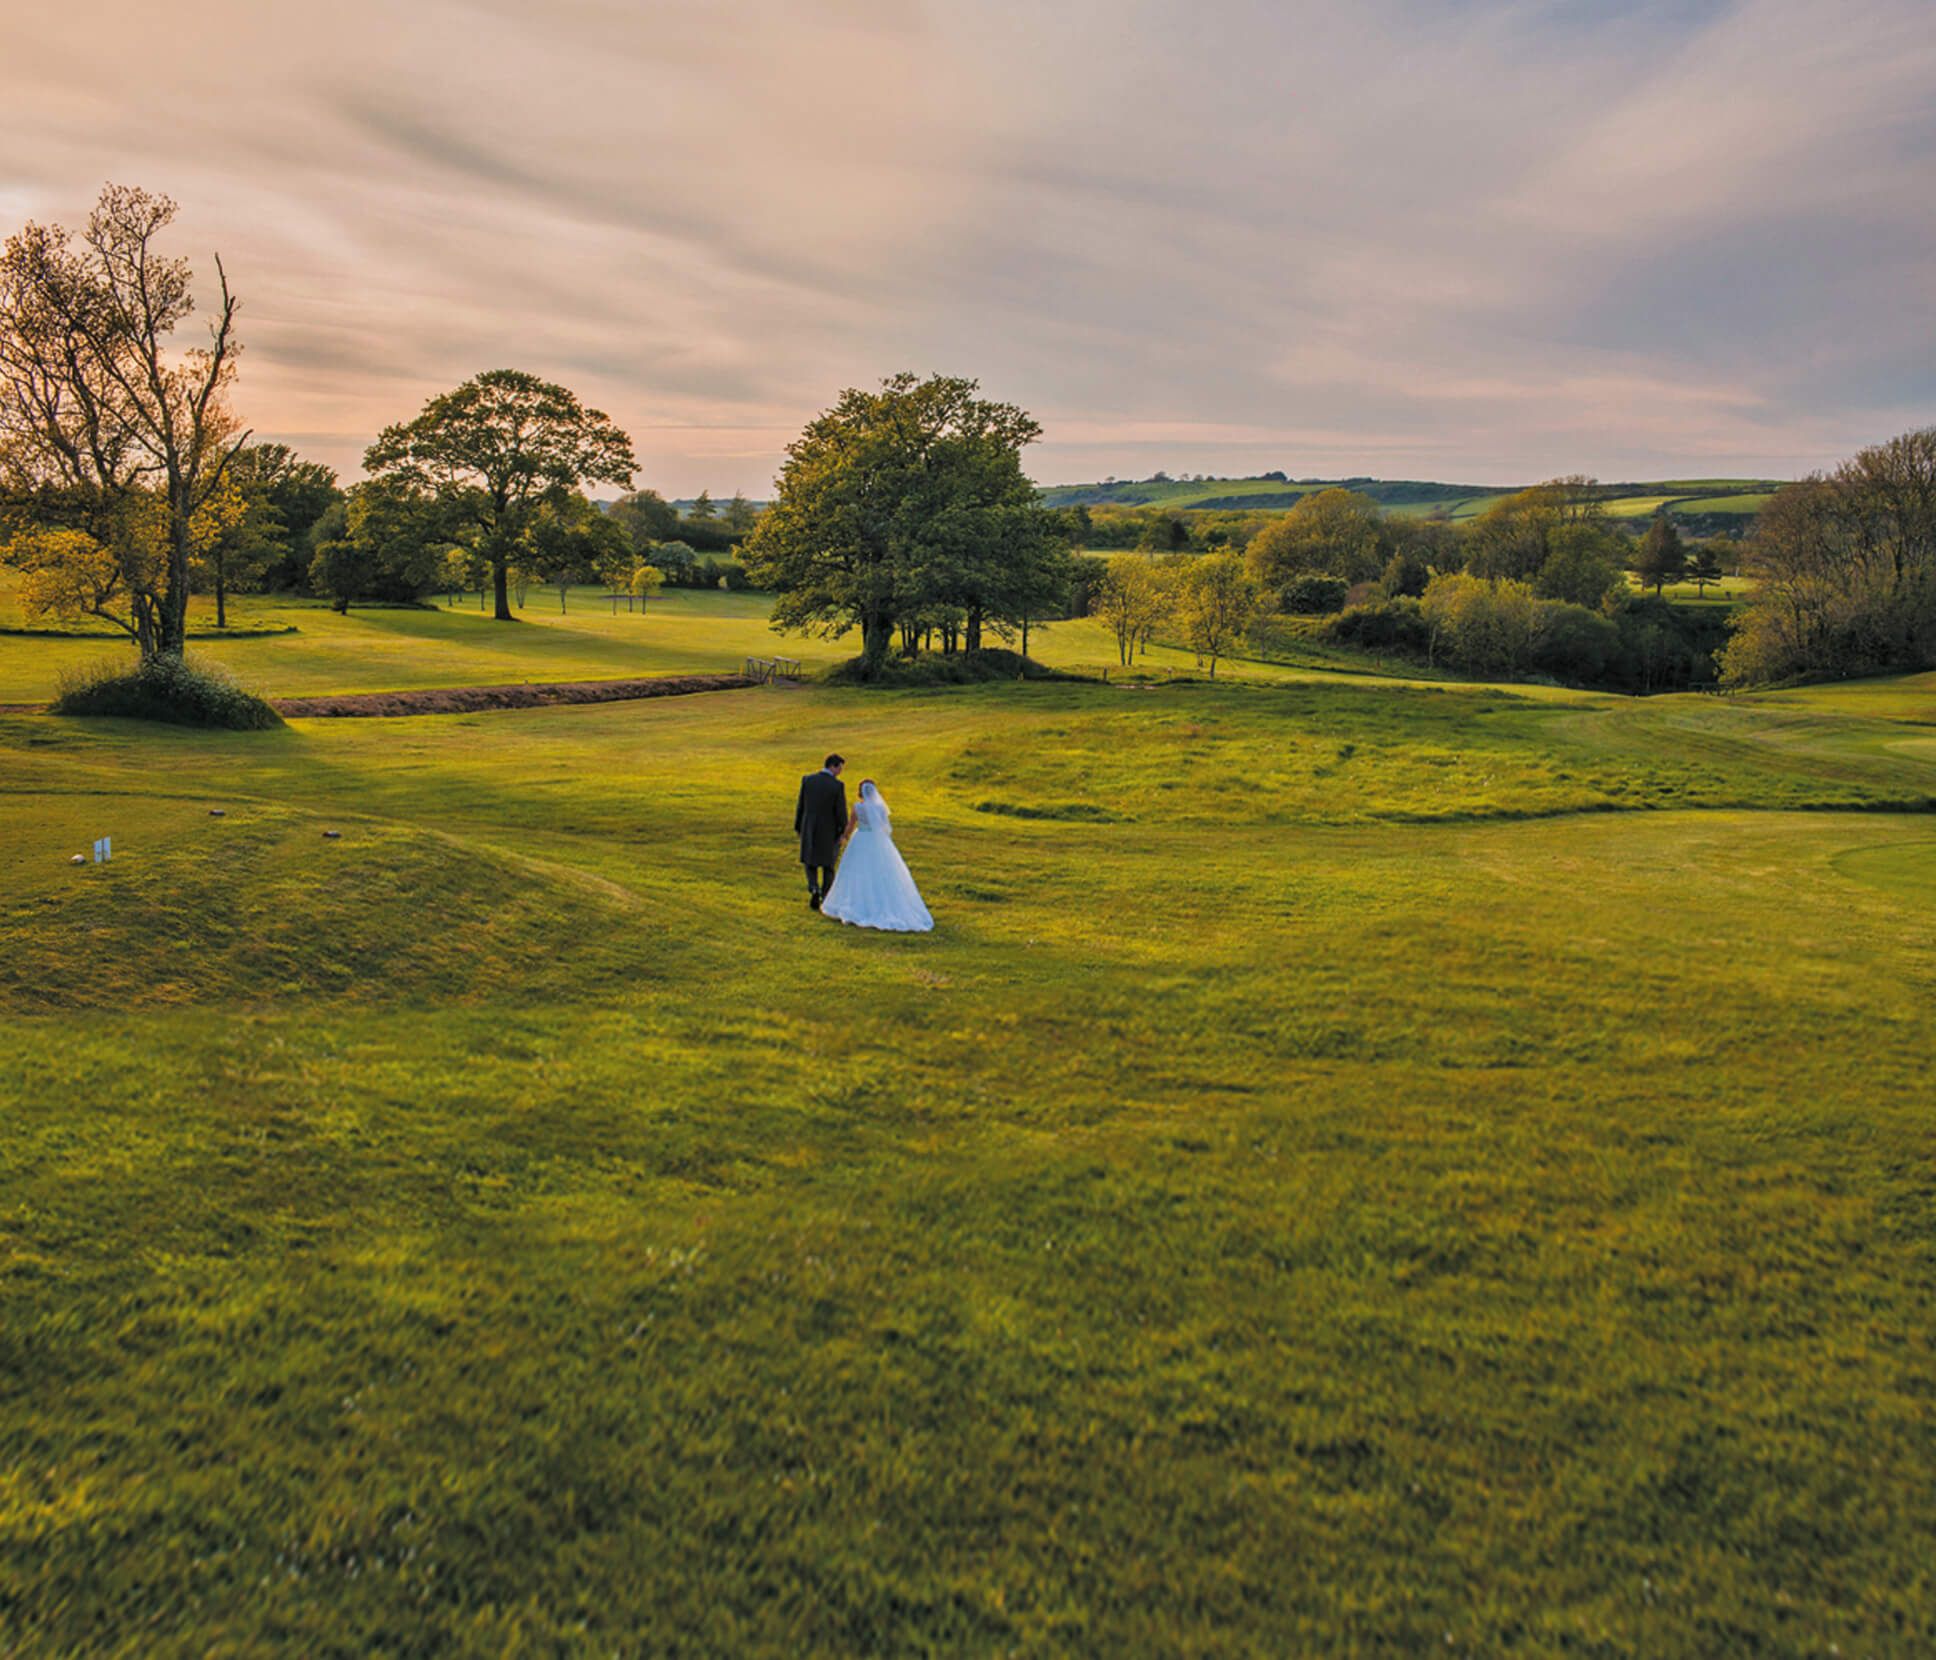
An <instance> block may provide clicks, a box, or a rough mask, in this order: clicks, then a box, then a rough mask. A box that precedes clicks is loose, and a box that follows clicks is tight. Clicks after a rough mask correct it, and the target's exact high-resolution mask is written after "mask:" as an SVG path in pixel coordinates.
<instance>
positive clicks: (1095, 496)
mask: <svg viewBox="0 0 1936 1660" xmlns="http://www.w3.org/2000/svg"><path fill="white" fill-rule="evenodd" d="M1779 482H1780V481H1779V480H1769V479H1726V478H1705V479H1668V480H1663V481H1661V482H1660V483H1658V484H1634V485H1617V486H1614V488H1615V489H1617V490H1619V491H1620V492H1621V493H1620V494H1618V495H1613V496H1609V497H1608V498H1607V503H1606V508H1607V512H1608V514H1609V515H1610V516H1612V517H1614V518H1618V519H1633V518H1645V517H1647V516H1648V515H1650V514H1652V513H1654V512H1656V511H1657V510H1659V509H1660V508H1663V507H1665V508H1667V509H1668V511H1669V512H1670V513H1675V514H1704V515H1705V514H1739V515H1741V516H1742V517H1743V518H1748V517H1752V516H1753V515H1754V514H1755V513H1758V512H1759V511H1760V510H1761V509H1762V507H1763V506H1765V505H1766V503H1767V500H1768V497H1769V495H1770V493H1771V492H1772V491H1773V490H1774V489H1776V488H1778V487H1779ZM1324 488H1327V486H1325V485H1322V484H1296V483H1283V482H1280V481H1278V480H1276V479H1267V478H1246V479H1219V480H1216V481H1214V482H1198V481H1195V480H1191V481H1189V482H1175V481H1172V482H1169V483H1149V482H1117V483H1112V484H1061V485H1053V486H1049V487H1047V488H1045V489H1044V490H1043V491H1042V499H1043V500H1044V501H1045V502H1047V503H1048V504H1049V505H1050V506H1052V507H1060V506H1067V505H1069V504H1071V503H1074V502H1078V501H1083V502H1088V503H1090V504H1092V505H1104V504H1107V505H1116V506H1126V507H1154V506H1161V507H1169V508H1175V509H1178V510H1183V509H1189V508H1231V509H1250V510H1255V509H1263V510H1269V509H1271V508H1273V507H1278V506H1281V507H1284V508H1290V507H1293V506H1295V505H1296V504H1297V502H1298V500H1299V499H1300V498H1301V497H1303V496H1306V495H1308V494H1310V493H1311V492H1312V491H1314V490H1320V489H1324ZM1345 488H1349V489H1359V490H1364V491H1366V492H1367V493H1369V494H1371V495H1372V496H1374V497H1375V498H1378V499H1380V501H1381V505H1382V506H1383V507H1384V509H1385V511H1386V512H1387V513H1392V514H1398V515H1402V516H1404V517H1408V518H1417V517H1424V516H1428V515H1432V514H1440V515H1443V516H1444V517H1447V518H1450V519H1454V520H1465V519H1472V518H1476V517H1477V516H1478V515H1479V514H1481V513H1483V512H1485V510H1486V509H1487V508H1488V507H1490V506H1492V504H1493V503H1494V502H1496V501H1499V500H1501V499H1503V498H1504V497H1505V496H1507V495H1510V494H1511V493H1512V491H1511V490H1509V489H1495V490H1478V489H1472V488H1470V487H1467V486H1462V485H1456V484H1439V483H1433V482H1429V481H1419V482H1408V481H1393V480H1370V481H1367V480H1357V481H1354V482H1353V483H1351V484H1349V485H1346V486H1345ZM1515 488H1523V487H1515Z"/></svg>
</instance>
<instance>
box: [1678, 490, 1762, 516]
mask: <svg viewBox="0 0 1936 1660" xmlns="http://www.w3.org/2000/svg"><path fill="white" fill-rule="evenodd" d="M1773 494H1774V492H1773V491H1772V490H1762V491H1752V492H1749V493H1747V494H1744V495H1732V496H1696V497H1694V498H1692V499H1691V500H1680V501H1676V502H1675V503H1674V506H1675V507H1676V508H1677V509H1678V510H1679V511H1681V512H1683V513H1739V514H1741V515H1742V516H1743V517H1750V516H1752V515H1753V514H1756V513H1759V512H1760V511H1761V510H1762V509H1763V508H1764V507H1766V506H1767V505H1768V498H1769V497H1770V496H1772V495H1773Z"/></svg>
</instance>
